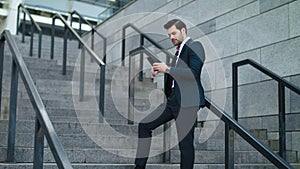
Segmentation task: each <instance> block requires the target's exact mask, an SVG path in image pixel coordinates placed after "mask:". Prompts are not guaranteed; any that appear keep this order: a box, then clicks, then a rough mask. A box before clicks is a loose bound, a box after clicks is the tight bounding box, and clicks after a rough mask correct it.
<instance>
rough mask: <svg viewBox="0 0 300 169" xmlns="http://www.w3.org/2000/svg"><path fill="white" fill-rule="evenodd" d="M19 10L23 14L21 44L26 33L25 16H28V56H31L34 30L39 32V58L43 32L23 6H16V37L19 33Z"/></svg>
mask: <svg viewBox="0 0 300 169" xmlns="http://www.w3.org/2000/svg"><path fill="white" fill-rule="evenodd" d="M20 8H22V11H23V13H24V15H23V27H22V28H23V29H22V42H23V43H24V42H25V31H26V25H25V22H26V20H25V19H26V14H27V15H28V17H29V19H30V21H31V38H30V48H29V55H30V56H32V49H33V36H34V31H35V28H36V29H37V30H38V32H39V44H38V57H39V58H41V51H42V35H43V31H42V29H41V27H40V26H39V25H38V24H37V23H36V22H35V20H34V19H33V18H32V16H31V14H30V12H29V11H28V10H27V8H26V7H25V6H24V5H23V4H19V6H18V14H17V35H18V33H19V18H20Z"/></svg>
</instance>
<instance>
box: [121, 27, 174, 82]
mask: <svg viewBox="0 0 300 169" xmlns="http://www.w3.org/2000/svg"><path fill="white" fill-rule="evenodd" d="M128 28H132V29H133V30H134V31H136V32H137V33H138V34H139V35H140V44H139V46H140V47H142V46H144V43H145V40H147V41H149V42H150V43H151V44H152V45H154V46H155V47H157V48H158V49H160V51H161V52H163V53H165V54H166V56H167V59H166V63H170V59H171V58H173V56H174V55H172V54H171V53H170V52H169V51H167V50H165V49H164V48H163V47H162V46H160V45H159V44H158V43H156V42H155V41H154V40H152V39H151V38H150V37H149V36H147V35H146V34H144V33H143V32H142V31H140V30H139V29H138V28H137V27H135V26H134V25H133V24H131V23H129V24H127V25H125V26H124V27H123V29H122V58H121V59H122V60H121V61H122V66H124V65H125V56H126V52H125V51H126V30H127V29H128ZM143 61H144V59H143V55H142V54H141V56H140V65H139V66H140V70H143ZM139 80H140V81H142V80H143V71H141V72H140V73H139Z"/></svg>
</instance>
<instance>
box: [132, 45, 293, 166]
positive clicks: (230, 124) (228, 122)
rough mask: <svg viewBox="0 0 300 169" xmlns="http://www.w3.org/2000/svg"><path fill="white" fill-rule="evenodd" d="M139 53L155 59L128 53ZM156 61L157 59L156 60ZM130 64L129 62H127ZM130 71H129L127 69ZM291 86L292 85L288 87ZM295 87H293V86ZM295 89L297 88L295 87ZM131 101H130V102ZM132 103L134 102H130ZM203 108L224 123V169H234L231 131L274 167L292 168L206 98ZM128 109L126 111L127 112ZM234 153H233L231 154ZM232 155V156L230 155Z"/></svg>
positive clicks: (140, 48)
mask: <svg viewBox="0 0 300 169" xmlns="http://www.w3.org/2000/svg"><path fill="white" fill-rule="evenodd" d="M141 52H144V53H146V54H147V55H152V57H155V56H154V55H153V53H152V52H150V51H149V50H148V49H147V48H145V47H144V46H143V47H139V48H137V49H134V50H132V51H130V56H131V55H136V54H139V53H141ZM156 59H157V58H156ZM129 64H130V62H129ZM129 70H130V69H129ZM290 86H293V85H290ZM294 87H295V86H294ZM296 88H297V87H296ZM130 90H131V89H130V88H129V100H130V99H132V98H131V97H134V95H131V94H132V93H131V92H130ZM131 101H132V100H131ZM132 103H134V102H132ZM205 106H206V107H207V108H208V109H209V110H210V111H211V112H213V113H214V114H215V115H217V116H218V117H219V118H220V119H221V120H222V121H223V122H224V123H225V126H226V127H225V154H226V155H225V158H226V159H225V168H226V169H232V168H234V163H230V160H232V158H231V157H228V156H231V154H229V146H228V143H230V142H228V140H229V139H232V138H230V136H231V135H232V131H235V132H236V133H237V134H239V135H240V136H241V137H242V138H243V139H244V140H245V141H247V142H248V143H249V144H251V145H252V146H253V147H254V148H255V149H256V150H257V151H259V152H260V153H261V154H262V155H263V156H265V157H266V158H267V159H268V160H270V161H271V162H272V163H273V164H274V165H276V166H277V167H278V168H285V169H292V168H293V167H292V166H290V165H289V164H288V163H287V162H286V161H285V160H284V159H283V158H281V157H280V156H279V155H277V154H276V153H274V152H273V151H272V150H271V149H270V148H268V147H267V146H265V145H264V144H263V143H262V142H261V141H259V139H258V138H257V137H255V136H254V135H253V134H251V132H249V131H248V130H247V129H245V128H244V127H243V126H242V125H241V124H239V123H238V121H237V120H235V119H234V118H232V117H231V116H229V115H228V114H227V113H226V112H224V111H222V110H221V109H220V108H218V107H217V106H216V105H214V104H213V103H212V102H211V101H210V100H209V99H208V98H205ZM129 110H130V109H128V111H129ZM132 117H133V114H130V113H128V119H129V120H130V119H132ZM166 137H167V136H166V135H164V145H168V144H167V143H166V142H167V141H166ZM164 152H165V154H164V156H165V158H166V157H167V155H168V154H167V153H168V152H166V151H164ZM233 153H234V152H233ZM232 155H233V154H232Z"/></svg>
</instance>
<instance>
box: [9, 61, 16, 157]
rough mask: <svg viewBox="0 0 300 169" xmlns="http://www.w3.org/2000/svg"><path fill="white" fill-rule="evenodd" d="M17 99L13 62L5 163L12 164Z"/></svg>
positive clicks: (14, 64)
mask: <svg viewBox="0 0 300 169" xmlns="http://www.w3.org/2000/svg"><path fill="white" fill-rule="evenodd" d="M17 98H18V68H17V64H16V63H15V61H14V60H13V62H12V72H11V87H10V107H9V111H10V112H9V123H8V144H7V145H8V146H7V162H14V153H15V137H16V118H17V117H16V116H17V113H16V111H17Z"/></svg>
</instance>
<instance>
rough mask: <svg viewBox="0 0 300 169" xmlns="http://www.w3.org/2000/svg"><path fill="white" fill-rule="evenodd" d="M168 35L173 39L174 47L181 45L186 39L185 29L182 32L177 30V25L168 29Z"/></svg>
mask: <svg viewBox="0 0 300 169" xmlns="http://www.w3.org/2000/svg"><path fill="white" fill-rule="evenodd" d="M167 32H168V35H169V37H170V39H171V42H172V43H173V44H174V46H177V45H180V44H181V42H183V40H184V39H185V36H186V34H185V29H184V28H182V29H181V30H179V29H177V28H176V26H175V25H173V26H171V27H170V28H169V29H167Z"/></svg>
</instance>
